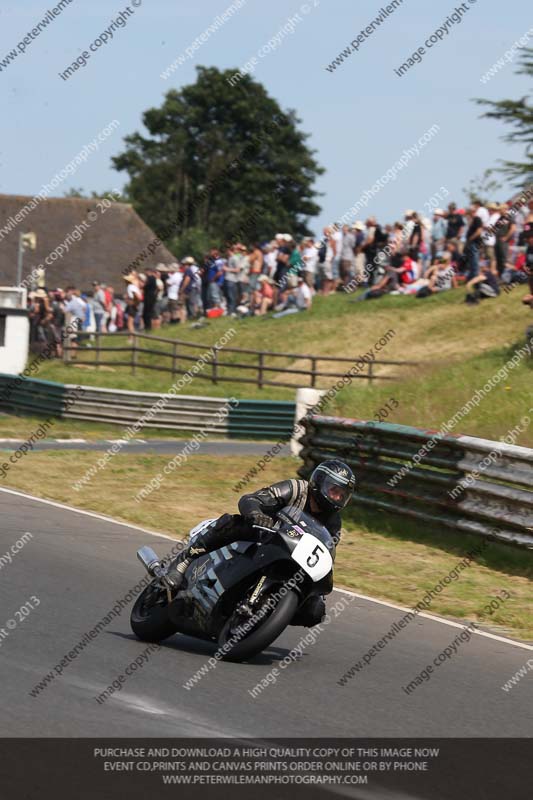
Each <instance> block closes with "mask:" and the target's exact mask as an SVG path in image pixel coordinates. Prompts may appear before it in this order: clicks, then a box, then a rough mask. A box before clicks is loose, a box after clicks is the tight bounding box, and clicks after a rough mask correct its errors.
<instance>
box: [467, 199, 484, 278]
mask: <svg viewBox="0 0 533 800" xmlns="http://www.w3.org/2000/svg"><path fill="white" fill-rule="evenodd" d="M481 208H482V206H481V203H479V202H474V203H472V206H471V207H470V220H471V222H470V225H469V226H468V230H467V232H466V244H465V252H464V254H465V262H466V279H467V281H469V282H470V281H471V280H472V279H473V278H477V276H478V275H479V259H480V257H481V246H482V244H483V238H482V236H483V230H484V227H485V226H484V223H483V219H482V215H481V214H478V211H479V209H481ZM483 210H484V211H486V210H487V209H486V208H485V209H483ZM487 222H488V217H487Z"/></svg>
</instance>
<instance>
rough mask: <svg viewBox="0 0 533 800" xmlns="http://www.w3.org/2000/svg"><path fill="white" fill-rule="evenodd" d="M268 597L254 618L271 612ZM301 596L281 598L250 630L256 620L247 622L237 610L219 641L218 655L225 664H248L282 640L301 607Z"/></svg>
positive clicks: (225, 626) (291, 595)
mask: <svg viewBox="0 0 533 800" xmlns="http://www.w3.org/2000/svg"><path fill="white" fill-rule="evenodd" d="M268 600H269V596H268V595H267V596H266V597H265V598H264V601H263V604H262V606H261V607H260V608H259V609H258V610H257V611H256V612H255V614H254V616H255V617H260V616H261V611H262V609H264V608H268ZM298 603H299V599H298V595H297V594H296V593H295V592H293V591H289V592H287V593H286V594H285V595H284V596H283V597H281V598H280V599H279V600H278V601H277V602H276V604H275V605H274V607H273V608H272V610H269V612H268V613H265V614H264V615H263V616H264V618H263V619H260V621H259V622H258V623H257V624H253V625H252V626H251V628H250V630H249V631H248V630H247V623H248V624H249V623H250V622H253V619H254V616H252V617H251V619H247V618H246V617H244V616H243V615H242V613H240V612H239V611H238V610H236V611H235V612H234V613H233V614H232V615H231V617H230V618H229V619H228V621H227V622H226V624H225V625H224V627H223V629H222V631H221V633H220V636H219V638H218V646H219V651H220V652H221V653H222V655H223V659H224V660H225V661H248V660H249V659H250V658H253V657H254V656H256V655H258V654H259V653H261V652H262V651H263V650H265V649H266V648H267V647H268V646H269V645H271V644H272V642H273V641H274V640H275V639H277V638H278V636H280V635H281V634H282V633H283V631H284V630H285V628H286V627H287V625H289V623H290V621H291V620H292V618H293V617H294V614H295V612H296V609H297V607H298Z"/></svg>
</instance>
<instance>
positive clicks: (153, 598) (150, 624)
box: [130, 581, 176, 642]
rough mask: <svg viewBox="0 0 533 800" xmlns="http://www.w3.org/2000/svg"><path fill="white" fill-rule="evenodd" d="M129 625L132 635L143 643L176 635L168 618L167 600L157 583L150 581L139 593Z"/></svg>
mask: <svg viewBox="0 0 533 800" xmlns="http://www.w3.org/2000/svg"><path fill="white" fill-rule="evenodd" d="M130 625H131V629H132V631H133V633H134V634H135V636H137V638H139V639H141V640H142V641H143V642H162V641H163V639H168V637H169V636H172V634H174V633H176V627H175V625H174V623H172V622H171V621H170V620H169V618H168V598H167V593H166V590H165V589H164V588H162V587H161V586H159V584H158V581H152V583H150V584H149V585H148V586H147V587H146V589H144V591H142V592H141V594H140V595H139V597H138V598H137V600H136V601H135V605H134V606H133V608H132V610H131V616H130Z"/></svg>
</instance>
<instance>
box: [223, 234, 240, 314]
mask: <svg viewBox="0 0 533 800" xmlns="http://www.w3.org/2000/svg"><path fill="white" fill-rule="evenodd" d="M227 256H228V258H227V262H226V264H225V266H224V289H225V291H226V300H227V303H228V314H230V315H231V316H233V317H234V316H236V313H235V311H236V308H237V300H238V282H239V275H240V272H241V267H240V258H239V254H238V253H237V251H236V250H235V248H233V247H228V250H227Z"/></svg>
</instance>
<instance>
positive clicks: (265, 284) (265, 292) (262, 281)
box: [252, 275, 274, 316]
mask: <svg viewBox="0 0 533 800" xmlns="http://www.w3.org/2000/svg"><path fill="white" fill-rule="evenodd" d="M272 284H273V281H272V278H269V277H268V275H260V276H259V278H258V280H257V289H256V290H255V292H254V294H253V297H252V313H253V314H255V315H256V316H263V315H264V314H266V313H267V311H270V309H271V308H272V307H273V305H274V289H273V286H272Z"/></svg>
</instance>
